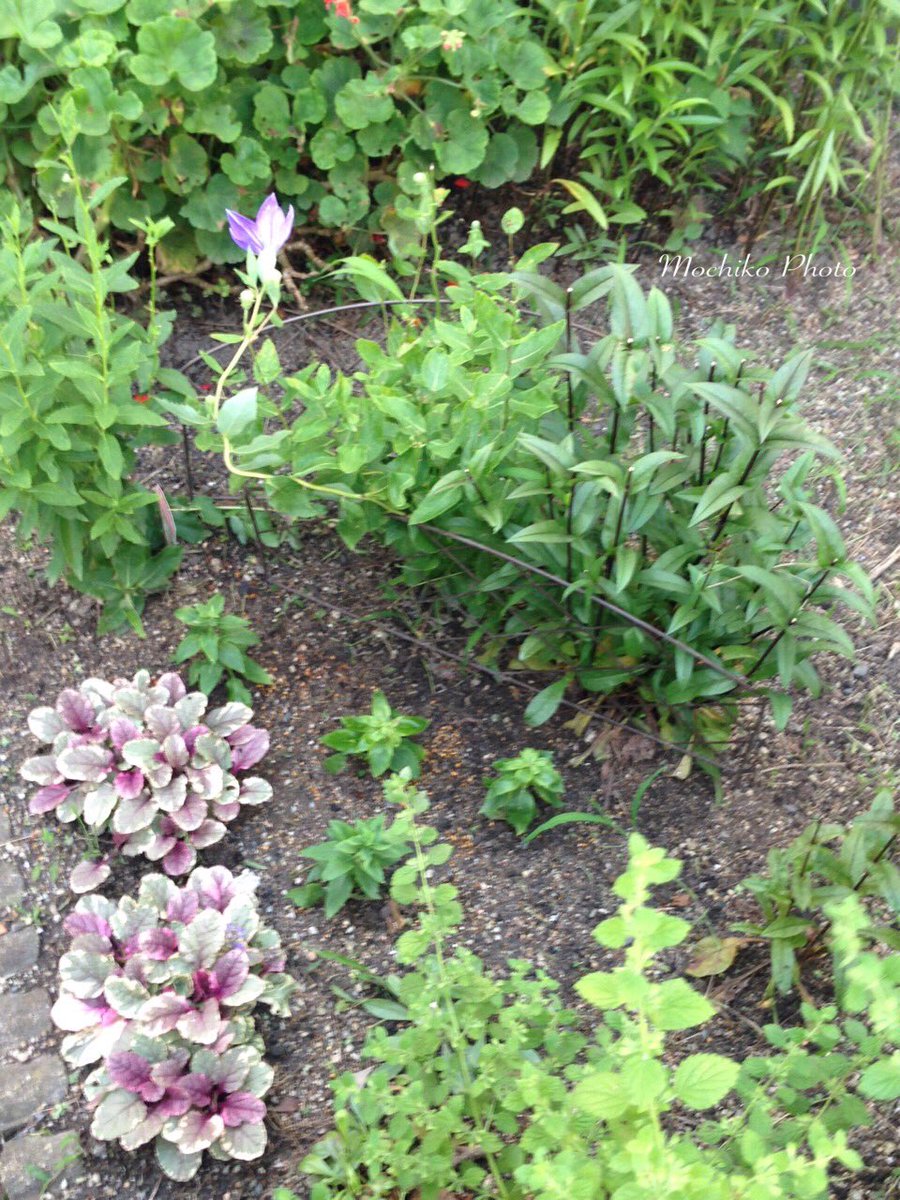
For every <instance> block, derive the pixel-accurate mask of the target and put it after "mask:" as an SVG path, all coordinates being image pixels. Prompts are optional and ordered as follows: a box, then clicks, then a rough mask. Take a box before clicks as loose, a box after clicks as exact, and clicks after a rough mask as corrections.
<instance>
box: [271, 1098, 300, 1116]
mask: <svg viewBox="0 0 900 1200" xmlns="http://www.w3.org/2000/svg"><path fill="white" fill-rule="evenodd" d="M299 1107H300V1100H299V1098H298V1097H297V1096H285V1097H284V1098H283V1099H282V1100H279V1101H278V1103H277V1104H276V1105H275V1107H274V1108H273V1110H272V1111H273V1112H277V1113H286V1114H290V1113H295V1112H297V1110H298V1109H299Z"/></svg>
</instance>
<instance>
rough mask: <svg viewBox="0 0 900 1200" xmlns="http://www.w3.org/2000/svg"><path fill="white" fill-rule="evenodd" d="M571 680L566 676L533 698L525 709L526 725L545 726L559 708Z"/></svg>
mask: <svg viewBox="0 0 900 1200" xmlns="http://www.w3.org/2000/svg"><path fill="white" fill-rule="evenodd" d="M569 683H570V679H569V676H568V675H566V676H564V677H563V678H562V679H557V680H556V682H555V683H551V684H549V686H547V687H545V688H543V689H542V690H541V691H539V692H538V693H537V695H536V696H533V697H532V698H531V700H530V702H529V704H528V707H527V708H526V709H525V724H526V725H531V726H532V727H534V726H536V725H543V724H544V722H545V721H549V720H550V718H551V717H552V716H553V714H554V713H555V712H556V710H557V709H558V708H559V706H560V704H561V702H562V699H563V696H565V694H566V688H567V687H568V686H569Z"/></svg>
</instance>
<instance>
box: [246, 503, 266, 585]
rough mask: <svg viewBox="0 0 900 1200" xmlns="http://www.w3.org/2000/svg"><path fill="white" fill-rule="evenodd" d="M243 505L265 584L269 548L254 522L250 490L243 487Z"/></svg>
mask: <svg viewBox="0 0 900 1200" xmlns="http://www.w3.org/2000/svg"><path fill="white" fill-rule="evenodd" d="M244 503H245V504H246V505H247V515H248V516H249V517H250V524H251V525H252V526H253V533H254V536H255V537H256V544H257V545H258V546H259V561H260V563H261V564H262V569H263V578H264V579H265V581H266V583H268V582H269V548H268V546H267V545H266V544H265V542H264V541H263V540H262V534H261V533H260V531H259V524H258V522H257V520H256V513H255V512H254V511H253V505H252V504H251V503H250V488H249V487H248V486H246V485H245V487H244Z"/></svg>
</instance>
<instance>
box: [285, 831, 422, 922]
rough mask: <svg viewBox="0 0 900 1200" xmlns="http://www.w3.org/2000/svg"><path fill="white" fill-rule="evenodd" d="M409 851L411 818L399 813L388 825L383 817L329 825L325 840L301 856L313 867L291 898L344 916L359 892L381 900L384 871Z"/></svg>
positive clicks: (384, 885) (296, 902) (326, 912)
mask: <svg viewBox="0 0 900 1200" xmlns="http://www.w3.org/2000/svg"><path fill="white" fill-rule="evenodd" d="M409 849H410V830H409V817H408V816H407V814H404V813H401V814H400V815H399V816H398V817H397V818H396V819H395V820H393V821H392V822H391V823H390V824H386V823H385V818H384V817H383V816H382V815H381V814H379V815H377V816H374V817H366V818H363V819H362V820H359V821H353V822H349V821H329V822H328V837H327V839H326V840H325V841H324V842H319V843H318V844H317V845H315V846H308V847H307V848H306V849H305V850H301V851H300V853H301V854H302V855H303V857H304V858H311V859H313V860H314V862H315V864H316V865H315V866H314V867H313V868H312V870H311V871H310V872H309V874H308V875H307V877H306V883H305V884H303V886H302V887H296V888H292V889H291V890H290V891H289V892H288V897H289V898H290V899H291V900H293V902H294V903H295V904H296V905H297V907H298V908H312V907H313V906H315V905H316V904H323V903H324V905H325V916H326V917H333V916H334V915H335V913H337V912H340V910H341V909H342V908H343V907H344V905H345V904H346V903H347V901H348V900H349V899H350V898H351V897H352V896H353V895H354V894H355V895H357V896H359V895H362V896H364V897H365V898H366V899H367V900H377V899H378V898H379V897H380V896H381V895H382V894H383V893H384V891H385V888H386V886H387V874H386V872H387V871H388V869H389V868H390V867H392V866H393V865H394V864H395V863H396V862H399V861H400V859H401V858H406V856H407V855H408V854H409Z"/></svg>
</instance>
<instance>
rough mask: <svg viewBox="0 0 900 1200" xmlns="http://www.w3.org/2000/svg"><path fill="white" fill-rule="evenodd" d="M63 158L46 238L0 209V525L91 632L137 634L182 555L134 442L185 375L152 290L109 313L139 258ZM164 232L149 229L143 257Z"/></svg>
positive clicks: (152, 428)
mask: <svg viewBox="0 0 900 1200" xmlns="http://www.w3.org/2000/svg"><path fill="white" fill-rule="evenodd" d="M2 20H3V18H2V16H0V22H2ZM12 70H14V68H13V67H11V66H7V67H6V68H4V73H5V74H7V75H8V73H9V72H10V71H12ZM29 70H33V68H29ZM0 107H2V105H0ZM64 115H65V114H64V113H61V114H60V116H59V119H60V120H61V121H62V120H63V119H64ZM73 153H74V151H72V150H64V151H63V153H62V155H61V158H60V160H59V163H58V164H52V165H53V169H54V170H56V172H57V174H60V173H62V172H63V171H65V173H66V174H67V175H68V177H69V178H70V180H72V186H73V188H74V189H75V213H74V220H73V221H72V222H71V223H68V224H67V223H63V222H61V221H59V220H54V221H45V222H44V224H45V226H46V228H47V229H48V230H49V231H50V233H51V234H52V235H53V236H49V237H48V236H38V235H36V234H35V233H34V232H33V230H32V216H31V212H30V211H29V209H28V207H27V206H25V205H22V204H18V203H16V202H15V201H14V200H12V199H11V198H6V200H5V202H4V203H3V204H0V431H2V437H3V457H2V459H0V518H3V517H6V516H7V515H8V514H9V513H10V512H15V513H17V514H18V526H17V533H18V536H19V538H20V539H22V540H24V539H26V538H29V537H32V536H34V537H36V538H38V539H40V540H41V541H42V542H46V543H47V544H48V545H49V546H50V547H51V551H52V552H51V556H50V561H49V564H48V566H47V578H48V579H49V581H50V582H51V583H55V582H56V581H57V580H58V579H60V578H62V577H65V579H66V581H67V582H68V583H69V584H70V585H71V586H72V587H75V588H78V589H79V590H80V591H83V592H87V593H88V594H89V595H91V596H96V597H97V598H99V599H100V600H101V601H103V604H104V606H105V609H104V615H103V619H102V622H101V630H102V629H112V628H115V627H116V626H118V625H121V624H123V623H124V622H126V621H127V622H128V623H129V624H131V625H132V626H133V627H134V628H135V629H136V630H138V631H139V632H140V631H141V621H140V614H141V611H142V609H143V604H144V596H145V594H146V593H147V592H151V591H158V590H160V589H161V588H162V587H163V586H164V585H165V582H166V580H167V579H168V578H169V576H170V575H171V574H172V572H173V571H174V570H175V569H176V567H177V566H178V563H179V561H180V557H181V551H180V550H179V549H178V548H177V547H176V546H167V547H165V548H164V549H160V547H161V546H162V540H163V539H162V535H161V532H160V529H159V521H158V519H156V517H155V507H156V499H155V497H154V495H153V493H152V492H150V491H148V490H147V489H146V488H143V487H140V486H138V485H137V484H135V483H133V482H131V480H130V478H129V477H130V475H131V473H132V471H133V469H134V466H135V452H136V450H137V449H138V448H139V447H140V446H142V445H146V444H148V443H151V442H165V441H167V440H169V439H170V437H171V435H170V433H169V430H168V429H167V427H166V421H165V419H164V418H163V417H162V416H160V415H159V413H157V412H155V411H154V410H153V408H152V406H151V405H150V404H149V403H148V393H149V392H150V391H151V390H152V389H155V388H156V386H157V381H158V380H159V379H160V378H165V379H166V380H167V381H168V383H169V384H174V385H176V386H181V385H182V384H183V383H184V381H183V380H182V378H181V376H180V375H179V374H178V373H177V372H176V371H163V372H160V370H159V361H158V351H159V347H160V345H161V343H162V342H163V341H165V339H166V337H167V336H168V334H169V331H170V329H171V314H165V315H162V314H159V313H157V312H156V311H155V293H154V294H151V299H150V313H151V319H150V322H149V325H148V327H147V328H146V329H144V328H143V327H142V326H141V325H139V324H137V322H135V321H133V320H131V319H130V318H128V317H126V316H124V315H122V314H121V313H120V312H117V311H116V308H115V297H116V296H117V295H119V294H123V293H127V292H130V291H132V290H133V289H134V288H136V287H137V281H136V280H135V279H134V277H133V276H131V275H130V274H129V269H130V268H131V266H132V265H133V264H134V262H135V260H136V259H137V257H138V256H137V254H132V255H130V256H129V257H127V258H124V259H119V260H117V261H113V259H112V258H111V256H110V254H109V247H108V245H107V244H106V242H104V241H102V240H101V238H100V237H99V235H98V233H97V230H96V227H95V221H96V220H97V218H98V206H99V205H100V204H102V203H103V201H104V198H106V199H107V200H108V198H109V197H110V196H111V195H112V194H113V193H114V190H115V186H116V184H117V183H118V184H120V183H121V182H122V180H121V178H119V179H118V180H111V181H110V183H109V184H108V185H107V186H105V187H104V188H102V189H101V190H100V191H97V192H95V193H94V194H93V195H91V194H90V192H89V191H86V190H85V185H83V184H82V182H81V181H80V180H79V178H78V174H77V167H76V164H75V160H74V157H73ZM57 168H58V169H57ZM162 232H164V226H162V225H152V224H149V225H148V226H147V227H146V229H145V233H146V234H147V245H148V247H149V249H150V252H151V255H152V253H153V247H154V246H155V245H156V243H157V242H158V240H159V237H160V236H161V233H162ZM135 393H136V394H135Z"/></svg>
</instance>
